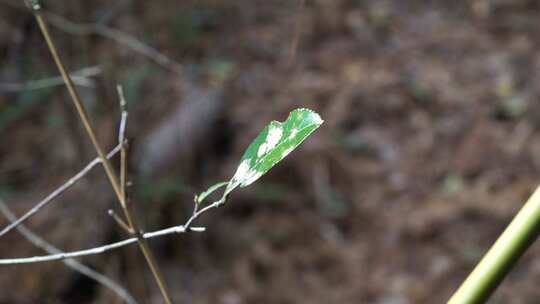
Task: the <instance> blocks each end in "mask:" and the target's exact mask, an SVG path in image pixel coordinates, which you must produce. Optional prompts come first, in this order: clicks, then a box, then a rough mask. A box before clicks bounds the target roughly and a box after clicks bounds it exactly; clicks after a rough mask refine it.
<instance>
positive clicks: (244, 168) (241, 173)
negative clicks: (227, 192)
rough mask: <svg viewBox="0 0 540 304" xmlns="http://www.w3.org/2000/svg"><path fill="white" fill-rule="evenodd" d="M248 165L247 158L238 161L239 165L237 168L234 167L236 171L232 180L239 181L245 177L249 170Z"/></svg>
mask: <svg viewBox="0 0 540 304" xmlns="http://www.w3.org/2000/svg"><path fill="white" fill-rule="evenodd" d="M250 169H251V168H250V167H249V159H245V160H244V161H243V162H242V163H240V166H238V169H236V173H234V176H233V178H232V179H233V180H235V181H241V180H243V179H245V178H246V176H247V175H248V173H249V171H250Z"/></svg>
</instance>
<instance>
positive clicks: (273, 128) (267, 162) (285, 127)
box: [223, 109, 323, 199]
mask: <svg viewBox="0 0 540 304" xmlns="http://www.w3.org/2000/svg"><path fill="white" fill-rule="evenodd" d="M322 123H323V120H322V119H321V117H320V116H319V114H317V113H316V112H314V111H312V110H309V109H296V110H294V111H292V112H291V113H290V114H289V117H288V118H287V120H286V121H285V122H283V123H281V122H277V121H272V122H270V124H269V125H267V126H266V127H265V128H264V129H263V130H262V131H261V133H259V135H258V136H257V137H256V138H255V140H253V141H252V142H251V144H250V145H249V147H248V148H247V150H246V152H245V153H244V155H243V156H242V158H241V159H240V165H239V166H238V168H237V169H236V173H235V174H234V176H233V177H232V178H231V180H230V181H229V183H228V185H227V188H226V189H225V193H224V195H223V199H224V198H225V197H226V196H227V195H228V194H229V193H230V192H231V191H232V190H234V189H235V188H236V187H238V186H240V187H246V186H249V185H250V184H252V183H253V182H255V181H256V180H257V179H259V178H260V177H261V176H262V175H264V174H265V173H266V172H268V170H270V169H271V168H272V167H273V166H275V165H276V164H277V163H278V162H280V161H281V160H282V159H283V158H285V156H287V155H288V154H289V153H291V152H292V151H293V150H294V149H295V148H296V147H298V145H300V144H301V143H302V142H303V141H304V140H305V139H306V138H307V137H308V136H309V135H310V134H311V133H312V132H313V131H315V130H316V129H317V128H318V127H319V126H320V125H321V124H322Z"/></svg>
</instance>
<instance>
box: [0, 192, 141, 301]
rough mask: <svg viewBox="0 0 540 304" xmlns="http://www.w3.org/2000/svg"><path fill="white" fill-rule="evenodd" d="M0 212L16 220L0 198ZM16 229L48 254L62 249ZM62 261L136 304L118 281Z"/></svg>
mask: <svg viewBox="0 0 540 304" xmlns="http://www.w3.org/2000/svg"><path fill="white" fill-rule="evenodd" d="M0 212H2V213H3V214H4V216H5V217H6V218H7V219H8V220H9V221H10V222H14V221H15V220H16V217H15V215H14V214H13V213H12V212H11V210H10V209H9V207H8V206H7V205H6V203H5V202H4V201H2V200H1V199H0ZM17 230H18V231H19V233H20V234H21V235H22V236H23V237H24V238H25V239H27V240H28V241H29V242H30V243H32V244H33V245H34V246H36V247H38V248H41V249H43V250H45V251H46V252H48V253H49V254H58V253H61V252H62V251H61V250H60V249H58V248H56V247H54V246H53V245H51V244H50V243H48V242H47V241H45V240H44V239H42V238H41V237H40V236H38V235H37V234H35V233H33V232H32V231H31V230H30V229H28V228H27V227H26V226H24V225H22V224H20V225H19V226H17ZM63 263H64V264H65V265H66V266H68V267H70V268H71V269H73V270H75V271H78V272H79V273H81V274H83V275H85V276H87V277H89V278H91V279H93V280H94V281H96V282H98V283H99V284H101V285H103V286H105V287H106V288H108V289H110V290H111V291H112V292H114V293H116V294H117V295H118V296H119V297H120V298H122V299H123V300H124V301H125V302H126V303H128V304H137V301H135V299H134V298H133V297H132V296H131V295H130V294H129V292H128V291H127V290H125V289H124V288H123V287H122V286H120V285H119V284H118V283H116V282H114V281H113V280H111V279H110V278H108V277H107V276H105V275H103V274H101V273H99V272H97V271H95V270H93V269H91V268H89V267H87V266H86V265H84V264H82V263H80V262H78V261H76V260H73V259H66V260H64V261H63Z"/></svg>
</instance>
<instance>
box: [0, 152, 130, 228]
mask: <svg viewBox="0 0 540 304" xmlns="http://www.w3.org/2000/svg"><path fill="white" fill-rule="evenodd" d="M120 148H121V145H118V146H116V147H115V148H114V149H112V150H111V151H110V152H109V154H107V158H111V157H113V156H114V155H115V154H116V153H118V151H120ZM100 163H101V159H100V158H99V157H96V158H95V159H94V160H93V161H91V162H90V163H88V165H86V167H84V168H83V169H82V170H81V171H79V173H77V174H75V175H74V176H73V177H72V178H70V179H69V180H68V181H67V182H65V183H64V184H63V185H61V186H60V187H58V188H56V190H54V191H53V192H51V193H50V194H49V195H47V197H45V198H44V199H43V200H41V201H40V202H39V203H38V204H37V205H35V206H34V207H33V208H32V209H30V210H29V211H28V212H26V213H25V214H24V215H23V216H21V217H20V218H18V219H17V220H15V221H13V222H12V223H11V224H9V225H7V226H6V227H5V228H4V229H2V231H0V237H2V236H3V235H5V234H6V233H8V232H9V231H11V230H13V228H15V227H17V226H18V225H20V224H21V223H22V222H24V221H26V220H27V219H28V218H30V217H31V216H33V215H34V214H36V213H37V212H38V211H39V210H41V208H43V207H45V206H46V205H47V204H49V203H50V202H52V201H53V200H54V199H55V198H57V197H58V196H59V195H60V194H62V193H63V192H64V191H66V190H67V189H69V188H70V187H71V186H73V185H75V183H77V182H78V181H79V180H80V179H81V178H83V177H84V176H85V175H86V174H87V173H88V172H90V170H92V168H94V167H95V166H96V165H98V164H100Z"/></svg>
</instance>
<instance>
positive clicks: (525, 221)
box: [448, 186, 540, 304]
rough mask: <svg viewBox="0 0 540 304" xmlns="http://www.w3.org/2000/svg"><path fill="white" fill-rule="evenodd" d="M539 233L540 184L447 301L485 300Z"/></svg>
mask: <svg viewBox="0 0 540 304" xmlns="http://www.w3.org/2000/svg"><path fill="white" fill-rule="evenodd" d="M539 233H540V186H539V187H538V188H537V189H536V191H535V192H534V193H533V195H532V196H531V197H530V198H529V200H528V201H527V202H526V203H525V205H524V206H523V208H521V210H520V211H519V212H518V214H517V215H516V216H515V217H514V219H513V220H512V222H511V223H510V224H509V225H508V227H507V228H506V229H505V230H504V232H503V233H502V234H501V235H500V236H499V239H497V241H496V242H495V244H493V246H492V247H491V249H489V251H488V252H487V253H486V255H485V256H484V257H483V258H482V260H481V261H480V263H478V265H477V266H476V267H475V268H474V270H473V271H472V272H471V274H470V275H469V276H468V277H467V279H466V280H465V281H464V282H463V283H462V284H461V286H460V287H459V289H458V290H457V291H456V292H455V293H454V295H453V296H452V297H451V298H450V300H449V301H448V304H480V303H485V302H486V301H487V300H488V298H489V297H490V296H491V294H492V293H493V292H494V291H495V289H496V288H497V286H499V284H500V283H501V281H502V280H503V279H504V277H505V276H506V275H507V274H508V272H509V271H510V270H511V269H512V268H513V266H514V265H515V264H516V262H517V261H518V259H519V258H520V257H521V256H522V255H523V254H524V253H525V251H526V250H527V248H528V247H529V246H530V245H531V244H532V243H533V242H534V241H535V240H536V238H537V237H538V234H539Z"/></svg>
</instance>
